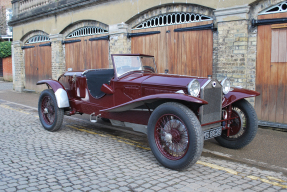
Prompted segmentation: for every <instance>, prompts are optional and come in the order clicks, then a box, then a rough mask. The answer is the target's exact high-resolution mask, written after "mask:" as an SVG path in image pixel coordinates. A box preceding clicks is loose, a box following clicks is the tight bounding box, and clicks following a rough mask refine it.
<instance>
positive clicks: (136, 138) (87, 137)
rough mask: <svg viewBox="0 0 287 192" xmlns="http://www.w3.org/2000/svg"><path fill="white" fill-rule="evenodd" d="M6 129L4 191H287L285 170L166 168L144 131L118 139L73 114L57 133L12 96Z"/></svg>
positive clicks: (4, 108)
mask: <svg viewBox="0 0 287 192" xmlns="http://www.w3.org/2000/svg"><path fill="white" fill-rule="evenodd" d="M1 87H2V85H1ZM2 88H3V87H2ZM0 91H1V90H0ZM0 132H1V135H0V148H1V153H0V173H1V174H0V191H137V192H140V191H268V192H271V191H282V192H283V191H286V192H287V189H286V188H287V182H286V181H287V178H286V177H285V176H284V175H283V174H282V173H278V172H273V171H269V170H263V169H259V168H256V167H251V166H249V165H246V164H241V163H238V162H232V161H228V160H224V159H219V158H214V157H204V156H202V157H201V158H200V160H199V161H198V162H197V163H196V164H195V165H194V166H192V167H190V168H189V169H187V170H185V171H182V172H178V171H172V170H169V169H166V168H164V167H163V166H161V165H160V164H159V163H158V162H157V161H156V159H155V158H154V156H153V154H152V152H151V151H150V149H149V147H148V145H147V142H146V137H145V136H144V138H142V137H143V136H141V135H139V134H132V133H126V134H124V136H122V135H121V136H118V135H117V132H114V131H111V130H108V129H104V128H103V127H99V125H97V124H92V123H89V122H86V121H81V120H77V119H75V118H71V117H65V119H64V122H63V125H62V129H61V130H60V131H59V132H54V133H51V132H48V131H45V130H44V129H43V128H42V126H41V123H40V121H39V119H38V113H37V110H36V109H34V108H32V107H28V106H24V105H18V104H15V103H11V102H7V101H5V100H0Z"/></svg>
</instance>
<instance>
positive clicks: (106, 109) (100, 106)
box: [37, 54, 259, 125]
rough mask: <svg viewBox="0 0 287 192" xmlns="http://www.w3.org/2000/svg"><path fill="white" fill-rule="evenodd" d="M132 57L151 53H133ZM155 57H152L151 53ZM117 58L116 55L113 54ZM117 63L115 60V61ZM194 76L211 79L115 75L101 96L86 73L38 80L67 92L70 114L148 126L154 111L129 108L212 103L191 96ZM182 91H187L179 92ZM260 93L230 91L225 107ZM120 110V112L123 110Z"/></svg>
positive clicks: (163, 75) (104, 87) (68, 73)
mask: <svg viewBox="0 0 287 192" xmlns="http://www.w3.org/2000/svg"><path fill="white" fill-rule="evenodd" d="M129 55H131V56H147V55H140V54H135V55H133V54H129ZM148 57H152V56H148ZM112 58H113V55H112ZM113 62H114V60H113ZM193 79H197V80H198V81H199V83H200V85H201V86H202V85H203V84H204V83H205V82H206V81H207V80H208V78H199V77H191V76H180V75H171V74H156V73H151V72H150V71H134V72H130V73H127V74H125V75H123V76H121V77H120V78H116V77H114V78H113V79H111V81H110V83H109V85H108V84H103V85H102V87H101V91H103V92H104V93H106V95H104V96H103V97H101V98H94V97H93V96H92V95H91V94H90V91H89V90H88V87H87V82H86V81H87V80H86V77H85V76H84V75H83V72H81V71H78V72H66V73H64V74H63V75H61V76H60V77H59V79H58V80H59V81H55V80H42V81H39V82H38V83H37V85H39V84H44V83H45V84H47V85H49V86H50V87H51V88H52V89H53V90H54V92H56V91H57V89H58V88H63V89H64V90H66V91H67V93H68V96H69V101H70V109H65V110H69V111H70V114H74V113H86V114H92V113H94V114H95V115H99V114H100V115H101V117H104V118H108V119H114V120H120V121H125V122H131V123H137V124H143V125H147V122H148V119H149V117H150V114H151V113H152V110H150V109H149V108H148V110H146V111H138V112H134V111H129V110H130V109H134V108H135V107H138V106H141V105H145V103H151V102H160V101H176V102H181V103H184V104H186V105H188V107H190V108H192V107H193V111H196V110H198V109H199V107H200V106H201V105H205V104H208V103H207V102H206V101H204V100H202V99H200V98H198V97H192V96H190V95H188V91H187V85H188V84H189V82H190V81H191V80H193ZM179 90H182V91H183V92H184V93H185V94H181V93H176V92H177V91H179ZM257 95H259V93H258V92H256V91H251V90H246V89H239V88H233V90H232V91H230V92H229V93H228V94H226V95H225V96H224V98H223V101H222V108H224V107H226V106H228V105H230V104H232V103H234V102H235V101H237V100H240V99H243V98H247V97H254V96H257ZM119 112H120V113H119Z"/></svg>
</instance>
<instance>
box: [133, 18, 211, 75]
mask: <svg viewBox="0 0 287 192" xmlns="http://www.w3.org/2000/svg"><path fill="white" fill-rule="evenodd" d="M211 23H212V21H203V22H197V23H186V24H178V25H169V26H163V27H153V28H147V29H140V30H133V33H140V32H150V31H160V33H158V34H153V35H147V36H139V37H132V46H131V48H132V53H142V54H148V55H154V56H155V59H156V64H157V67H158V72H159V73H164V71H165V69H168V70H169V73H171V74H181V75H192V76H201V77H207V75H212V52H213V38H212V37H213V35H212V31H211V30H200V31H184V32H175V31H174V30H175V29H178V28H186V27H194V26H199V25H207V24H211Z"/></svg>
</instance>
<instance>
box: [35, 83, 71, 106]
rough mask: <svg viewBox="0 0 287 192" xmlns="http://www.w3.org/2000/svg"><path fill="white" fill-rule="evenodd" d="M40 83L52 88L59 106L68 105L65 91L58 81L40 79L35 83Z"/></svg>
mask: <svg viewBox="0 0 287 192" xmlns="http://www.w3.org/2000/svg"><path fill="white" fill-rule="evenodd" d="M42 84H46V85H47V86H48V87H51V88H52V89H53V91H54V93H55V97H56V100H57V105H58V107H59V108H66V107H70V103H69V97H68V94H67V91H66V90H65V88H64V86H63V85H62V84H61V83H60V82H58V81H55V80H42V81H38V82H37V85H42Z"/></svg>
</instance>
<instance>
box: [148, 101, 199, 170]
mask: <svg viewBox="0 0 287 192" xmlns="http://www.w3.org/2000/svg"><path fill="white" fill-rule="evenodd" d="M147 135H148V142H149V146H150V148H151V150H152V152H153V154H154V156H155V158H156V159H157V161H158V162H160V163H161V164H162V165H163V166H165V167H167V168H169V169H173V170H183V169H186V168H187V167H189V166H191V165H194V164H195V163H196V161H197V160H198V159H199V157H200V155H201V152H202V149H203V141H204V140H203V132H202V129H201V126H200V123H199V121H198V119H197V117H196V116H195V114H194V113H193V111H191V110H190V109H189V108H188V107H186V106H185V105H183V104H181V103H176V102H166V103H163V104H161V105H160V106H158V107H157V108H156V109H155V110H154V111H153V112H152V114H151V117H150V118H149V122H148V130H147Z"/></svg>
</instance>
